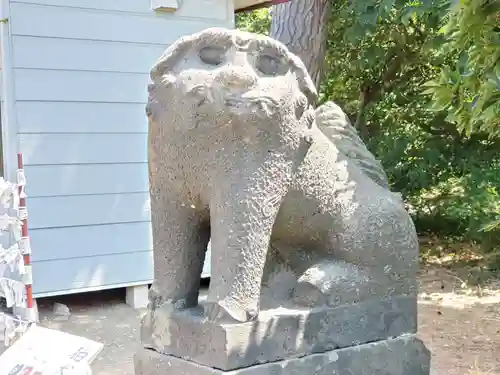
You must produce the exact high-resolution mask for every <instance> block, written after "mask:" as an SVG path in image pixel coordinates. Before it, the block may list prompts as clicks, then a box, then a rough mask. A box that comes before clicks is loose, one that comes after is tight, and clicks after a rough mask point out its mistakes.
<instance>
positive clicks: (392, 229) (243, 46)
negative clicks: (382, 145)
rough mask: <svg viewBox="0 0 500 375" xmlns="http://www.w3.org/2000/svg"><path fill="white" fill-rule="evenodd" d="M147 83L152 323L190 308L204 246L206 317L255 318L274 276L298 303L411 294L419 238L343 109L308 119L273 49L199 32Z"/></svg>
mask: <svg viewBox="0 0 500 375" xmlns="http://www.w3.org/2000/svg"><path fill="white" fill-rule="evenodd" d="M151 80H152V84H150V85H149V88H148V91H149V99H148V105H147V108H146V112H147V115H148V120H149V134H148V142H149V146H148V163H149V179H150V197H151V201H150V202H151V218H152V228H153V246H154V282H153V285H152V287H151V289H150V297H149V298H150V303H149V311H150V313H151V311H154V310H155V309H156V308H158V307H160V306H161V307H162V308H165V307H167V308H172V309H177V310H179V309H186V308H191V307H195V306H197V305H198V297H199V287H200V274H201V271H202V267H203V264H204V259H205V252H206V249H207V244H208V243H209V241H210V242H211V253H212V256H211V281H210V287H209V292H208V296H207V299H206V301H204V302H203V306H204V312H205V314H206V317H207V319H210V320H212V319H213V320H217V319H222V318H224V319H228V318H229V319H231V320H232V321H237V322H246V321H251V320H254V319H256V317H257V316H258V313H259V309H260V308H261V295H262V291H263V289H264V288H267V289H271V290H272V289H273V288H274V287H276V288H278V286H279V285H278V284H280V282H279V279H280V278H279V277H278V275H280V272H281V273H282V272H285V271H283V270H286V272H287V275H292V276H293V277H292V278H290V277H289V278H288V279H287V280H288V281H287V283H288V284H289V288H288V289H287V295H286V296H285V300H287V301H289V302H290V303H293V304H295V305H298V306H306V307H314V306H325V305H327V306H337V305H342V304H347V303H356V302H359V301H361V300H365V299H367V298H370V297H371V296H374V295H375V296H376V295H381V294H387V293H411V292H412V291H411V290H410V289H412V288H413V287H414V286H415V285H414V279H415V273H416V270H417V267H418V241H417V236H416V232H415V228H414V225H413V222H412V220H411V218H410V216H409V214H408V213H407V211H406V210H405V207H404V204H403V202H402V200H401V198H400V196H399V195H398V194H396V193H393V192H391V191H390V190H389V187H388V182H387V177H386V175H385V173H384V171H383V169H382V167H381V165H380V163H379V162H378V161H377V160H376V159H375V158H374V156H373V155H372V154H371V153H370V152H369V151H368V150H367V148H366V147H365V145H364V144H363V142H362V141H361V139H360V138H359V137H358V135H357V132H356V130H355V129H354V127H353V126H352V125H351V124H350V123H349V121H348V119H347V116H346V115H345V114H344V113H343V112H342V110H341V109H340V108H339V107H338V106H337V105H336V104H334V103H332V102H328V103H326V104H324V105H322V106H320V107H319V108H317V109H315V102H316V99H317V93H316V89H315V87H314V84H313V82H312V80H311V78H310V77H309V75H308V73H307V71H306V69H305V67H304V65H303V63H302V62H301V60H300V59H299V58H298V57H297V56H295V55H294V54H292V53H291V52H289V51H288V50H287V48H286V47H285V46H284V45H283V44H281V43H279V42H278V41H275V40H273V39H271V38H269V37H266V36H261V35H255V34H251V33H246V32H242V31H237V30H228V29H223V28H210V29H206V30H204V31H202V32H199V33H196V34H193V35H190V36H187V37H183V38H181V39H179V40H178V41H177V42H175V43H174V44H173V45H171V46H170V47H169V48H168V49H167V50H166V51H165V53H164V54H163V55H162V56H161V58H160V59H159V60H158V61H157V63H156V65H155V66H154V67H153V69H152V70H151ZM408 280H410V281H408ZM280 287H281V286H280Z"/></svg>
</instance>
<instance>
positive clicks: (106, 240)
mask: <svg viewBox="0 0 500 375" xmlns="http://www.w3.org/2000/svg"><path fill="white" fill-rule="evenodd" d="M30 237H31V247H32V249H33V254H32V260H33V261H34V262H39V261H49V260H56V259H73V258H81V257H89V256H101V255H110V254H118V253H132V252H137V251H145V250H151V249H152V248H153V245H152V239H151V224H150V223H149V222H142V223H126V224H112V225H95V226H85V227H73V228H53V229H36V230H30ZM38 249H40V251H38Z"/></svg>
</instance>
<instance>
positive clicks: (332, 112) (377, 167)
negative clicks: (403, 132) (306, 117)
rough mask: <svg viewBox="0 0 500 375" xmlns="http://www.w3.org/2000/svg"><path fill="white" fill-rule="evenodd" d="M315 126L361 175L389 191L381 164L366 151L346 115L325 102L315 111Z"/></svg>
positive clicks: (330, 103) (338, 108)
mask: <svg viewBox="0 0 500 375" xmlns="http://www.w3.org/2000/svg"><path fill="white" fill-rule="evenodd" d="M316 125H317V126H318V128H319V129H320V130H321V131H322V132H323V133H324V134H325V135H326V136H327V137H328V138H329V139H330V140H331V141H332V142H333V143H334V144H335V146H336V147H337V149H338V150H339V151H340V152H341V153H343V154H344V155H345V156H347V157H348V158H349V159H351V160H352V161H354V162H355V163H356V164H357V165H358V166H359V168H360V169H361V170H362V171H363V173H365V174H366V175H367V176H368V177H370V178H371V179H372V180H373V181H374V182H375V183H377V184H378V185H380V186H382V187H383V188H385V189H387V190H389V182H388V180H387V175H386V173H385V171H384V168H383V167H382V164H381V163H380V162H379V161H378V160H377V159H375V157H374V156H373V154H372V153H371V152H370V151H368V149H367V148H366V145H365V144H364V142H363V141H362V140H361V138H360V137H359V136H358V132H357V131H356V129H355V128H354V126H352V125H351V123H350V121H349V119H348V117H347V115H346V114H345V113H344V111H342V109H341V108H340V107H339V106H338V105H337V104H335V103H333V102H326V103H325V104H323V105H321V106H319V107H318V108H317V109H316Z"/></svg>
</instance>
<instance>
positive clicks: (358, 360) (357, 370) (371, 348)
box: [134, 335, 430, 375]
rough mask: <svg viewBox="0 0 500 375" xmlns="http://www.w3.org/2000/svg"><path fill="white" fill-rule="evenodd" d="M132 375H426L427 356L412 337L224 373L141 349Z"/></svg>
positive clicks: (426, 351) (427, 372)
mask: <svg viewBox="0 0 500 375" xmlns="http://www.w3.org/2000/svg"><path fill="white" fill-rule="evenodd" d="M134 363H135V375H165V374H168V375H224V374H226V375H332V374H335V375H429V372H430V353H429V351H428V350H427V348H426V347H425V345H424V344H423V343H422V342H421V341H420V340H419V339H418V338H416V337H415V336H414V335H404V336H401V337H398V338H395V339H388V340H383V341H377V342H375V343H370V344H363V345H358V346H352V347H348V348H344V349H337V350H332V351H328V352H325V353H321V354H310V355H307V356H305V357H301V358H295V359H288V360H283V361H278V362H271V363H265V364H260V365H255V366H251V367H245V368H239V369H236V370H230V371H224V370H220V369H216V368H212V367H207V366H203V365H200V364H197V363H194V362H191V361H187V360H184V359H181V358H177V357H174V356H170V355H166V354H160V353H158V352H155V351H153V350H149V349H141V350H140V351H139V352H138V353H137V354H136V355H135V358H134Z"/></svg>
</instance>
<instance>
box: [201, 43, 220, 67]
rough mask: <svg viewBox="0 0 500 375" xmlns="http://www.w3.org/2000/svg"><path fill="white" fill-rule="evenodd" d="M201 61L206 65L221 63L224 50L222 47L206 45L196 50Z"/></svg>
mask: <svg viewBox="0 0 500 375" xmlns="http://www.w3.org/2000/svg"><path fill="white" fill-rule="evenodd" d="M198 55H199V56H200V59H201V61H203V62H204V63H205V64H208V65H221V64H222V63H223V62H224V60H225V59H226V50H225V49H224V48H222V47H216V46H207V47H203V48H202V49H200V51H199V52H198Z"/></svg>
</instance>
